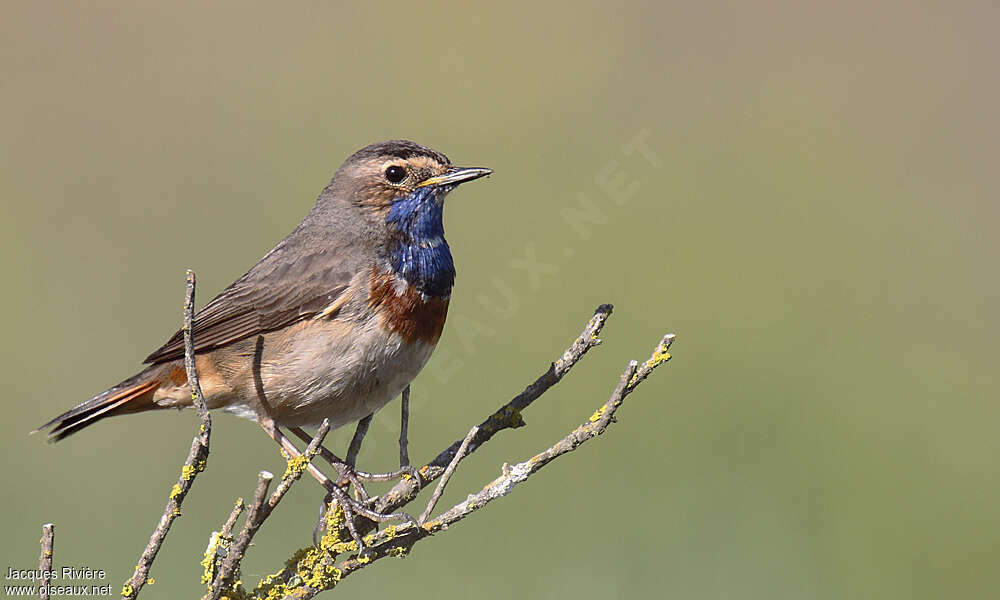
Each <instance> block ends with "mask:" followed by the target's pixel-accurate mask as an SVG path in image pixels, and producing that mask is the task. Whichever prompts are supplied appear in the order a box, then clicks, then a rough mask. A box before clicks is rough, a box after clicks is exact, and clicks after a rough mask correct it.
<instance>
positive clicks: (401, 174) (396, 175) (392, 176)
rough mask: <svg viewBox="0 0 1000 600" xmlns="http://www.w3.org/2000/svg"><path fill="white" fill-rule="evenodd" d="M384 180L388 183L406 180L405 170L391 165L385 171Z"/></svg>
mask: <svg viewBox="0 0 1000 600" xmlns="http://www.w3.org/2000/svg"><path fill="white" fill-rule="evenodd" d="M385 179H386V181H388V182H389V183H399V182H400V181H403V180H404V179H406V169H404V168H403V167H398V166H395V165H393V166H391V167H389V168H388V169H386V170H385Z"/></svg>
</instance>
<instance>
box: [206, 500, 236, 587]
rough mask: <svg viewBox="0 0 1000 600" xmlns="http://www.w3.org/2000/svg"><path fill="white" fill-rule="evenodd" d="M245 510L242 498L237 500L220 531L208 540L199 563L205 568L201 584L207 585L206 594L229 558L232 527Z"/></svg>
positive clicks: (214, 532) (215, 532)
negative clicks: (223, 563)
mask: <svg viewBox="0 0 1000 600" xmlns="http://www.w3.org/2000/svg"><path fill="white" fill-rule="evenodd" d="M245 508H246V504H245V503H244V502H243V498H237V499H236V504H235V505H234V506H233V511H232V512H231V513H229V518H228V519H226V522H225V523H223V525H222V529H220V530H219V531H213V532H212V535H211V536H210V537H209V539H208V547H207V548H206V549H205V558H204V560H203V561H202V563H201V564H202V566H204V567H205V572H204V573H203V574H202V576H201V582H202V583H205V584H208V588H207V589H206V590H205V593H206V594H208V593H211V591H212V582H213V581H215V575H216V573H218V572H219V567H220V566H221V565H222V561H224V560H225V559H226V557H227V556H229V550H230V548H231V547H232V544H233V527H235V526H236V520H237V519H239V518H240V515H241V514H243V509H245Z"/></svg>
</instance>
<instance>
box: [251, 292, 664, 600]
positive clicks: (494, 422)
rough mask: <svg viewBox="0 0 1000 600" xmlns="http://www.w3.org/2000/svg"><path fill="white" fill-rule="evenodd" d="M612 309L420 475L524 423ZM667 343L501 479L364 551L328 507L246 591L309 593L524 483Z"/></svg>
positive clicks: (450, 465)
mask: <svg viewBox="0 0 1000 600" xmlns="http://www.w3.org/2000/svg"><path fill="white" fill-rule="evenodd" d="M610 312H611V307H610V305H604V306H602V307H599V308H598V311H597V313H596V314H595V315H594V318H593V319H591V321H590V323H588V325H587V328H585V329H584V333H583V335H581V336H580V338H578V339H577V341H576V342H574V344H573V345H572V346H571V347H570V348H569V349H568V350H567V351H566V352H565V353H564V354H563V357H562V358H560V360H559V361H557V362H555V363H553V364H552V366H551V367H550V369H549V371H547V372H546V373H545V374H543V375H542V377H540V378H539V379H538V380H537V381H536V382H535V383H533V384H532V385H530V386H528V388H526V389H525V391H524V392H523V393H522V394H520V395H518V396H517V397H515V398H514V399H513V400H512V401H511V402H509V403H507V404H506V405H504V406H503V407H501V409H500V410H498V411H497V412H496V413H494V415H493V416H491V417H490V419H487V420H486V421H485V422H484V423H483V425H480V426H479V428H478V430H477V428H473V430H472V431H470V432H469V434H468V435H467V436H466V437H465V438H463V440H460V441H459V442H457V445H456V444H453V445H452V446H451V447H449V448H448V449H446V450H445V451H443V452H442V453H441V454H439V455H438V456H437V457H436V458H435V459H434V461H431V462H430V463H428V465H425V466H424V467H423V468H422V469H421V470H420V475H421V476H422V478H424V479H426V480H427V481H431V480H433V479H434V478H436V477H438V476H440V475H441V473H443V472H445V471H446V470H447V472H448V473H449V474H450V472H452V471H453V470H454V468H455V465H457V463H458V461H459V460H461V458H462V457H463V456H465V455H467V454H470V453H471V452H472V451H473V450H474V449H475V447H473V444H476V441H477V440H478V444H477V447H478V445H481V444H482V443H484V442H485V441H488V440H489V439H490V438H491V437H492V434H494V433H496V432H498V431H501V430H502V429H507V428H511V427H518V426H520V425H522V424H523V421H521V419H520V410H521V409H522V408H524V407H527V406H528V405H529V404H530V403H531V402H532V401H534V400H535V399H536V398H538V397H539V396H540V395H541V394H542V393H543V392H545V391H546V390H547V389H549V388H550V387H551V386H552V385H554V384H555V383H556V382H558V381H559V379H561V378H562V376H563V375H565V373H566V371H568V370H569V368H570V367H572V366H573V365H574V364H575V363H576V362H577V361H578V360H579V359H580V358H581V357H582V356H583V354H585V353H586V352H587V350H589V349H590V348H591V347H593V346H594V345H597V344H598V343H599V342H600V340H599V339H598V338H597V333H598V332H599V331H600V329H601V327H603V325H604V321H605V320H606V319H607V316H608V315H609V314H610ZM673 341H674V336H673V334H668V335H666V336H664V337H663V338H662V339H661V340H660V343H659V344H658V345H657V346H656V348H655V349H654V350H653V353H652V355H651V356H650V358H649V359H648V360H646V361H645V362H643V363H642V364H641V365H640V364H639V363H638V362H637V361H630V362H629V363H628V365H627V366H626V367H625V370H624V372H623V373H622V375H621V377H620V378H619V380H618V384H617V385H616V386H615V388H614V391H613V392H612V393H611V396H610V397H609V398H608V400H607V401H606V402H605V403H604V404H603V405H601V406H600V407H598V409H597V410H596V411H594V412H593V414H591V415H590V416H589V417H588V418H587V419H586V420H585V421H584V422H583V423H582V424H581V425H580V426H578V427H577V428H575V429H573V430H572V431H570V432H569V433H568V434H567V435H566V436H564V437H563V438H562V439H560V440H558V441H557V442H556V443H555V444H553V445H552V446H550V447H548V448H546V449H544V450H542V451H541V452H538V453H537V454H535V455H534V456H532V457H531V458H529V459H527V460H525V461H523V462H519V463H517V464H515V465H513V466H509V465H507V464H506V463H505V464H504V465H503V468H502V472H501V474H500V476H499V477H497V478H496V479H494V480H493V481H491V482H489V483H487V484H486V485H484V486H483V487H482V489H480V490H479V491H478V492H477V493H475V494H471V495H469V496H468V498H467V499H466V500H464V501H463V502H460V503H458V504H456V505H455V506H453V507H451V508H450V509H448V510H446V511H445V512H444V513H442V514H441V515H439V516H438V517H436V518H434V519H431V520H429V521H426V522H425V521H424V518H426V515H424V516H422V518H421V520H420V523H418V524H416V525H413V524H408V525H404V526H401V527H387V528H386V529H384V530H382V531H379V532H375V533H372V534H370V535H368V536H366V537H365V538H364V542H365V544H366V545H367V546H368V547H367V548H366V551H365V552H364V553H358V552H357V550H358V547H357V543H355V542H354V541H352V540H351V537H350V536H349V535H347V532H346V529H347V528H346V527H345V523H344V513H343V511H338V510H331V511H329V512H328V514H327V523H326V532H325V534H324V535H323V537H322V538H321V540H320V543H319V545H318V547H310V548H303V549H302V550H299V551H298V552H296V553H295V554H294V555H293V556H292V557H291V558H290V559H289V560H288V561H287V562H286V567H285V568H284V569H282V570H281V571H279V572H277V573H275V574H273V575H269V576H267V577H265V578H263V579H262V580H261V581H260V583H259V584H258V585H257V587H256V588H255V589H254V590H253V591H252V592H250V593H249V596H247V597H251V598H288V597H291V598H298V599H309V598H313V597H315V596H316V595H317V594H319V593H320V592H322V591H324V590H328V589H331V588H333V587H335V586H336V585H337V584H338V583H339V582H340V581H342V580H343V578H344V577H347V576H349V575H351V574H352V573H355V572H357V571H359V570H361V569H363V568H366V567H368V566H370V565H372V564H374V563H375V562H377V561H378V560H380V559H382V558H385V557H387V556H405V555H406V554H407V553H409V552H410V550H411V549H412V548H413V546H414V545H415V544H416V543H417V542H419V541H420V540H422V539H424V538H427V537H429V536H431V535H433V534H436V533H439V532H442V531H444V530H446V529H448V528H449V527H450V526H452V525H454V524H456V523H458V522H459V521H461V520H463V519H465V518H466V517H468V516H470V515H471V514H472V513H474V512H476V511H478V510H480V509H482V508H483V507H484V506H486V505H487V504H489V503H490V502H492V501H493V500H496V499H498V498H501V497H503V496H506V495H507V494H509V493H510V492H511V490H513V489H514V487H516V486H517V485H519V484H521V483H523V482H524V481H526V480H527V479H528V478H530V477H531V476H533V475H534V474H535V473H537V472H538V471H540V470H541V469H542V468H543V467H544V466H545V465H547V464H549V463H550V462H552V461H553V460H555V459H557V458H559V457H560V456H563V455H566V454H568V453H570V452H572V451H573V450H575V449H576V448H577V447H579V446H580V445H581V444H584V443H586V442H587V441H589V440H592V439H594V438H596V437H597V436H599V435H601V434H602V433H604V432H605V431H606V430H607V429H608V427H609V426H610V425H611V424H612V423H614V422H616V421H615V413H616V412H617V411H618V408H619V407H620V406H621V404H622V402H623V401H624V400H625V398H626V397H627V396H628V395H629V394H631V393H632V392H633V391H634V390H635V389H636V388H637V387H638V386H639V384H641V383H642V382H643V381H644V380H645V379H646V378H647V377H648V376H649V375H650V373H652V371H653V370H654V369H655V368H656V367H658V366H659V365H661V364H663V363H664V362H666V361H667V360H669V359H670V354H669V353H668V350H669V348H670V345H671V344H672V343H673ZM486 426H492V428H493V429H492V430H491V432H490V433H489V434H488V435H485V436H483V437H480V434H481V432H482V429H483V427H486ZM445 459H447V462H446V463H445V465H446V466H444V467H442V466H440V463H442V462H444V461H445ZM444 481H446V479H444ZM406 484H407V482H405V481H404V482H401V483H400V484H398V485H397V486H396V487H395V488H393V491H392V492H390V494H393V492H395V495H393V496H392V498H391V499H390V500H389V501H387V502H386V501H385V499H384V497H383V502H382V503H381V504H379V503H376V506H380V507H392V508H398V507H400V506H403V505H405V504H406V503H408V502H409V501H411V500H412V499H413V498H415V496H416V493H413V494H412V495H411V494H410V492H408V491H407V490H408V486H407V485H406ZM414 487H415V486H414ZM439 487H440V486H439ZM433 502H434V499H432V501H431V503H429V505H428V509H430V508H431V507H432V506H433ZM369 531H370V529H369ZM352 552H353V553H355V554H354V555H353V556H350V557H348V558H346V559H342V560H341V559H340V556H341V555H343V554H346V553H352ZM241 591H242V590H241Z"/></svg>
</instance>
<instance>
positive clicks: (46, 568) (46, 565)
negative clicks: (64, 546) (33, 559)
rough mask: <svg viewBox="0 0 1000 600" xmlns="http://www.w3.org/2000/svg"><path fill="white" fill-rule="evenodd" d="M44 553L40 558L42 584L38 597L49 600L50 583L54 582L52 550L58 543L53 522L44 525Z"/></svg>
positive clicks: (42, 541) (39, 566)
mask: <svg viewBox="0 0 1000 600" xmlns="http://www.w3.org/2000/svg"><path fill="white" fill-rule="evenodd" d="M40 542H41V544H42V554H41V556H40V557H39V558H38V569H39V571H41V582H40V583H41V585H40V587H39V588H38V597H39V598H40V599H41V600H49V585H50V584H51V583H52V552H53V550H54V549H55V543H56V526H55V525H53V524H52V523H46V524H45V525H42V539H41V540H40Z"/></svg>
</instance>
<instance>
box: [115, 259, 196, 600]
mask: <svg viewBox="0 0 1000 600" xmlns="http://www.w3.org/2000/svg"><path fill="white" fill-rule="evenodd" d="M194 292H195V276H194V271H191V270H190V269H189V270H188V272H187V289H186V293H185V296H184V366H185V368H186V369H187V380H188V383H190V386H191V399H192V400H193V402H194V406H195V408H196V409H197V410H198V414H199V415H200V416H201V428H200V429H199V431H198V435H197V436H195V438H194V439H193V440H192V441H191V450H190V451H189V452H188V456H187V459H186V460H185V461H184V465H183V466H182V467H181V474H180V477H179V478H178V480H177V483H176V484H174V487H173V489H171V490H170V497H169V498H168V499H167V506H166V508H164V509H163V515H162V516H161V517H160V521H159V522H158V523H157V525H156V529H154V530H153V535H152V536H150V538H149V543H148V544H147V545H146V549H145V550H143V552H142V556H140V557H139V563H138V564H137V565H136V566H135V573H133V575H132V577H131V578H130V579H129V580H128V581H126V582H125V584H124V585H123V586H122V599H123V600H132V599H133V598H135V597H136V596H138V595H139V592H140V591H141V590H142V588H143V586H144V585H146V581H147V580H148V577H149V568H150V567H151V566H152V564H153V561H154V560H155V559H156V554H157V553H158V552H159V551H160V546H162V545H163V540H165V539H166V537H167V533H168V532H169V531H170V526H171V525H172V524H173V522H174V519H176V518H177V517H179V516H180V515H181V504H182V503H183V502H184V498H185V497H187V494H188V491H189V490H190V489H191V485H192V484H193V483H194V479H195V477H197V475H198V473H201V472H202V471H204V470H205V465H206V463H207V462H208V447H209V441H210V439H211V436H212V417H211V416H210V415H209V414H208V409H207V407H206V406H205V397H204V396H203V395H202V393H201V385H200V384H199V383H198V370H197V369H196V368H195V362H194V327H193V322H194Z"/></svg>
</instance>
